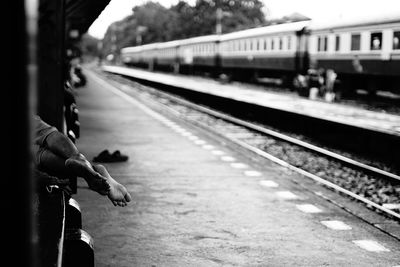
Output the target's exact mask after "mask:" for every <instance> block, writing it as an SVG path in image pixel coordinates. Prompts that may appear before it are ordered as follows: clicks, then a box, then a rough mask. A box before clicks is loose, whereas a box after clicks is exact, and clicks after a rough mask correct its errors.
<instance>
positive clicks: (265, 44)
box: [264, 39, 268, 50]
mask: <svg viewBox="0 0 400 267" xmlns="http://www.w3.org/2000/svg"><path fill="white" fill-rule="evenodd" d="M267 49H268V48H267V39H264V50H267Z"/></svg>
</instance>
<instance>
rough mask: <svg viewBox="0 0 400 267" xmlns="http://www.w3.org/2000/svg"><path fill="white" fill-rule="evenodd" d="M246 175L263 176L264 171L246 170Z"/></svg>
mask: <svg viewBox="0 0 400 267" xmlns="http://www.w3.org/2000/svg"><path fill="white" fill-rule="evenodd" d="M244 175H246V176H252V177H254V176H261V175H262V173H261V172H258V171H245V172H244Z"/></svg>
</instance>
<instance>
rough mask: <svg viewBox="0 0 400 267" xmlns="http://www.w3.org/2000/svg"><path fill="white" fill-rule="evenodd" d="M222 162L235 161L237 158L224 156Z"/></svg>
mask: <svg viewBox="0 0 400 267" xmlns="http://www.w3.org/2000/svg"><path fill="white" fill-rule="evenodd" d="M221 160H222V161H235V158H232V157H230V156H222V157H221Z"/></svg>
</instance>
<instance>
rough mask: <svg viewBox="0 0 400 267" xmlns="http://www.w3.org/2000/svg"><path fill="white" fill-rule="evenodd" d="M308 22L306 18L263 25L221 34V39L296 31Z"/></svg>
mask: <svg viewBox="0 0 400 267" xmlns="http://www.w3.org/2000/svg"><path fill="white" fill-rule="evenodd" d="M309 24H310V20H306V21H298V22H288V23H282V24H275V25H269V26H263V27H258V28H253V29H248V30H242V31H237V32H232V33H227V34H223V35H221V41H228V40H232V39H240V38H247V37H253V36H260V35H266V34H274V33H278V34H279V33H287V32H297V31H301V30H302V29H304V28H305V27H307V26H308V25H309Z"/></svg>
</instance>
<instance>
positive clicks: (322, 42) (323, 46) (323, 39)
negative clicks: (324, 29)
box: [318, 36, 328, 52]
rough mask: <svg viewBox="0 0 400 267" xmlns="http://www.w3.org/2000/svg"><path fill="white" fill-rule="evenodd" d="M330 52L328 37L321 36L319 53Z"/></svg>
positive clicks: (319, 38)
mask: <svg viewBox="0 0 400 267" xmlns="http://www.w3.org/2000/svg"><path fill="white" fill-rule="evenodd" d="M327 50H328V37H327V36H319V37H318V51H320V52H321V51H327Z"/></svg>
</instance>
